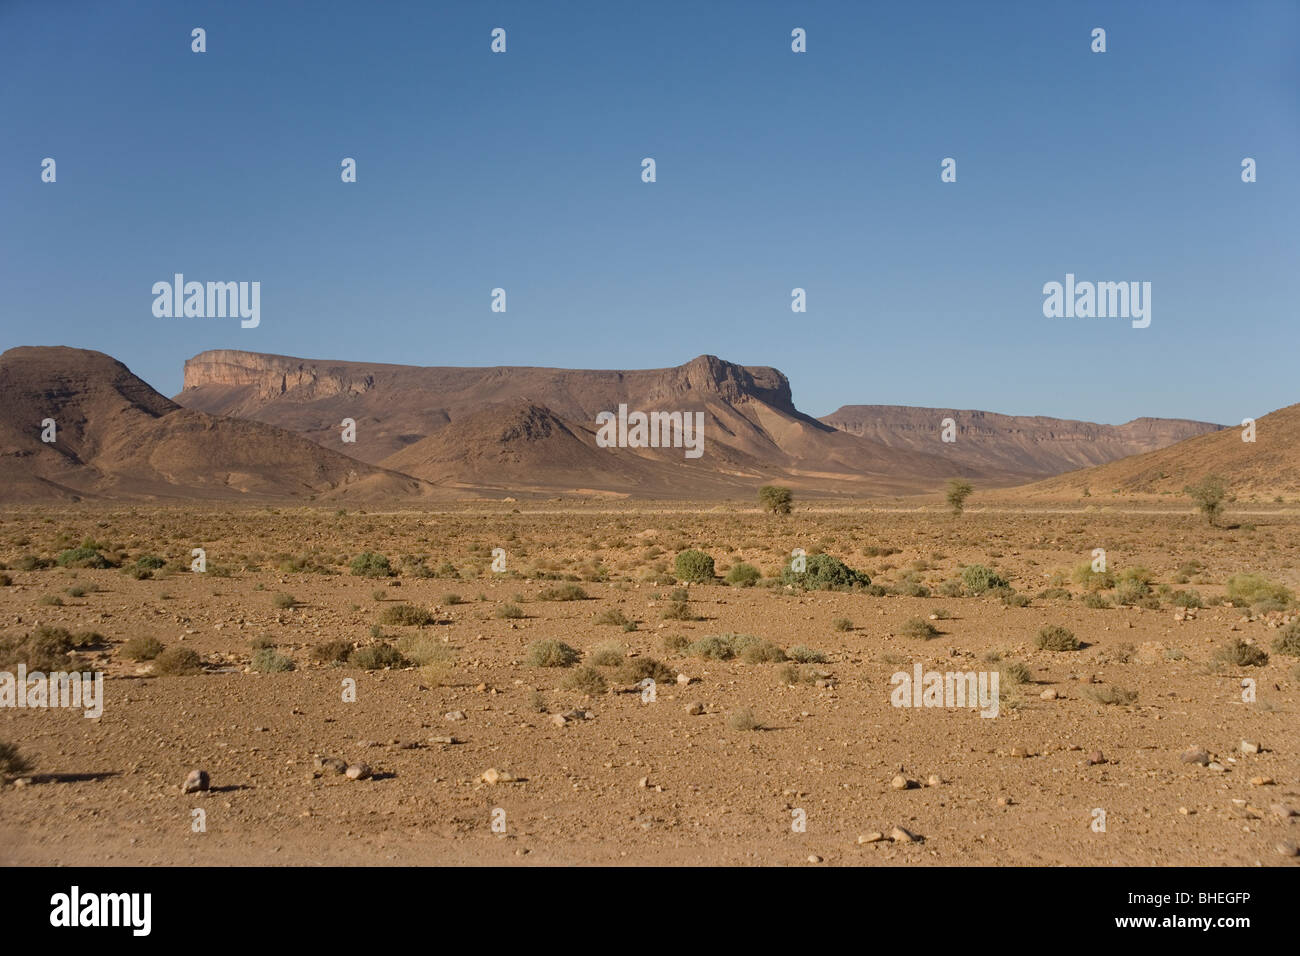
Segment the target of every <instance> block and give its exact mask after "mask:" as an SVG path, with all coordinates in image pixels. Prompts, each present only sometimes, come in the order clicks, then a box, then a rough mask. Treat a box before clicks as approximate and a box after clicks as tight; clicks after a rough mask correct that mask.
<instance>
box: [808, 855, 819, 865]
mask: <svg viewBox="0 0 1300 956" xmlns="http://www.w3.org/2000/svg"><path fill="white" fill-rule="evenodd" d="M821 861H822V858H821V857H819V856H818V855H817V854H816V853H810V854H809V855H808V862H809V863H820V862H821Z"/></svg>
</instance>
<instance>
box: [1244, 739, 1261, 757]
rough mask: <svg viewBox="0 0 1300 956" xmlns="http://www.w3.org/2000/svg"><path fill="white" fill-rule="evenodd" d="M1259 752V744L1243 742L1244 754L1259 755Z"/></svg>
mask: <svg viewBox="0 0 1300 956" xmlns="http://www.w3.org/2000/svg"><path fill="white" fill-rule="evenodd" d="M1259 751H1260V746H1259V744H1254V743H1251V742H1250V741H1248V740H1243V741H1242V742H1241V752H1242V753H1244V754H1257V753H1259Z"/></svg>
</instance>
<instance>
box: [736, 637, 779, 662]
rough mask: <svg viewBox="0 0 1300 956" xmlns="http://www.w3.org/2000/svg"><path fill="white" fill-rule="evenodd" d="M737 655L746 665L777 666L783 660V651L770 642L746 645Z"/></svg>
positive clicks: (762, 641)
mask: <svg viewBox="0 0 1300 956" xmlns="http://www.w3.org/2000/svg"><path fill="white" fill-rule="evenodd" d="M737 653H738V654H739V655H740V659H741V660H742V661H744V662H745V663H746V664H779V663H780V662H781V661H783V660H785V651H783V650H781V648H780V647H778V646H777V645H776V644H774V643H773V642H772V641H764V640H759V641H754V642H753V643H747V644H745V645H744V646H743V647H741V648H740V649H739V650H738V651H737Z"/></svg>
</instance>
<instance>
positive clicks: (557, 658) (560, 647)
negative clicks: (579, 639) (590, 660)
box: [525, 640, 582, 667]
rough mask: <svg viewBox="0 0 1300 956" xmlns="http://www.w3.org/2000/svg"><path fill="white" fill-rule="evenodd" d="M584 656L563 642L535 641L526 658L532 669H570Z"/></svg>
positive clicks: (530, 646) (529, 646) (529, 647)
mask: <svg viewBox="0 0 1300 956" xmlns="http://www.w3.org/2000/svg"><path fill="white" fill-rule="evenodd" d="M581 656H582V655H581V654H579V653H578V652H577V651H576V650H575V649H574V648H572V647H570V646H569V645H568V644H565V643H564V642H563V641H552V640H545V641H533V643H532V644H529V645H528V655H527V657H526V658H525V659H526V660H527V661H528V663H529V665H530V666H532V667H569V666H571V665H573V664H576V663H577V662H578V659H579V658H580V657H581Z"/></svg>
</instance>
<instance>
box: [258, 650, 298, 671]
mask: <svg viewBox="0 0 1300 956" xmlns="http://www.w3.org/2000/svg"><path fill="white" fill-rule="evenodd" d="M293 667H294V664H293V659H292V658H289V657H285V656H284V655H283V654H279V653H277V652H276V650H275V648H274V647H263V648H259V649H258V650H257V652H256V653H254V654H253V661H252V668H253V670H254V671H256V672H257V673H259V674H279V673H282V672H284V671H291V670H293Z"/></svg>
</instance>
